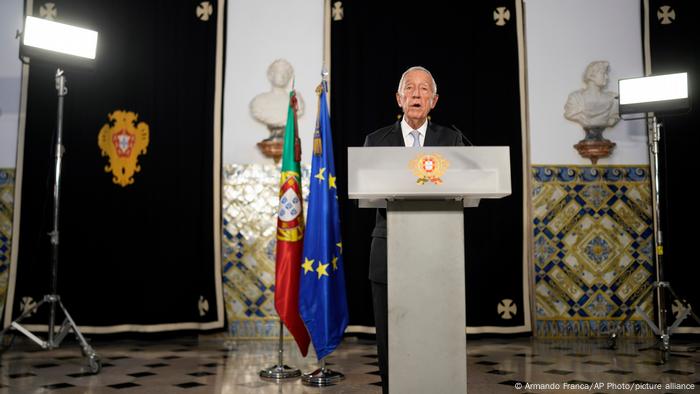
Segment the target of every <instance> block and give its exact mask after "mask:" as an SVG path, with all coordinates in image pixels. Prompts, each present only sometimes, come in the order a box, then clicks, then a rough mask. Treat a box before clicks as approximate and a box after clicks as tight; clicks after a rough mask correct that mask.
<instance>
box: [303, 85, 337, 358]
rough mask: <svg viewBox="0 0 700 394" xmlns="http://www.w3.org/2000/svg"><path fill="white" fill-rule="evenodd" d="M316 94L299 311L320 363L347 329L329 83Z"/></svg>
mask: <svg viewBox="0 0 700 394" xmlns="http://www.w3.org/2000/svg"><path fill="white" fill-rule="evenodd" d="M319 91H320V92H319ZM317 92H318V93H319V106H318V108H319V110H318V118H317V120H316V133H315V134H314V152H313V157H312V161H311V185H310V187H309V189H310V190H309V208H308V212H307V220H306V221H307V224H306V232H305V234H304V261H303V264H302V271H301V281H300V285H299V312H300V314H301V317H302V319H303V320H304V323H305V324H306V328H307V329H308V330H309V334H311V342H313V344H314V349H316V356H317V357H318V359H319V360H321V359H322V358H324V357H326V356H327V355H329V354H330V353H332V352H333V350H335V348H336V347H337V346H338V344H340V341H341V340H342V339H343V333H344V332H345V328H346V327H347V325H348V303H347V298H346V296H345V275H344V274H343V243H342V239H341V237H340V214H339V209H338V188H337V187H336V184H337V180H336V173H335V165H334V164H333V140H332V138H331V121H330V117H329V116H328V104H327V102H326V84H325V81H324V82H323V83H322V84H321V86H319V89H317Z"/></svg>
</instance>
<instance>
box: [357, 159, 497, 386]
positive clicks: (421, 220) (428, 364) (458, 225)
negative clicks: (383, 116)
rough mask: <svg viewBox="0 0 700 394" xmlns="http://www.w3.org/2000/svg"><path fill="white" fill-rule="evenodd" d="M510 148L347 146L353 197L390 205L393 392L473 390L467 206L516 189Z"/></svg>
mask: <svg viewBox="0 0 700 394" xmlns="http://www.w3.org/2000/svg"><path fill="white" fill-rule="evenodd" d="M509 154H510V151H509V148H508V147H422V148H407V147H363V148H348V196H349V198H350V199H358V200H359V205H360V207H361V208H386V209H387V253H388V256H387V258H388V260H387V282H388V283H387V286H388V287H387V293H388V304H389V305H388V307H389V320H388V324H389V389H390V390H391V392H393V393H459V394H462V393H466V392H467V349H466V330H465V328H466V306H465V283H464V278H465V270H464V266H465V264H464V262H465V258H464V218H463V216H464V207H471V208H476V207H478V205H479V201H480V200H481V199H484V198H502V197H505V196H507V195H510V194H511V182H510V158H509V157H510V156H509ZM480 263H482V264H488V262H480Z"/></svg>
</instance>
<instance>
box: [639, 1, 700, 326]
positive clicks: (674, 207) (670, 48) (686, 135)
mask: <svg viewBox="0 0 700 394" xmlns="http://www.w3.org/2000/svg"><path fill="white" fill-rule="evenodd" d="M649 4H650V7H649V21H648V22H649V38H650V52H651V53H650V54H651V72H652V75H660V74H670V73H676V72H688V90H689V93H690V95H691V101H692V102H691V106H692V107H691V110H690V112H688V113H685V114H681V115H676V116H660V117H659V118H658V119H659V121H661V122H663V126H664V127H663V129H662V131H661V147H660V149H659V150H660V160H659V163H660V166H661V169H660V171H659V175H660V184H661V189H660V191H661V205H660V208H661V219H662V230H663V236H664V259H663V270H664V277H665V278H664V279H665V280H667V281H669V282H670V284H671V286H672V287H673V289H674V290H675V291H676V292H677V293H678V295H679V296H681V297H683V298H686V299H687V300H688V301H689V302H690V303H691V304H692V305H693V307H694V308H693V309H694V311H695V313H698V312H697V311H698V308H700V291H698V280H699V278H700V265H699V264H698V261H697V254H698V250H697V249H695V245H696V243H697V234H698V232H697V227H698V225H699V224H700V215H698V209H697V207H696V202H697V192H696V189H695V186H693V185H694V183H695V181H694V180H693V178H692V175H693V169H692V168H693V167H695V166H696V165H695V164H694V163H693V160H694V157H695V156H696V155H697V148H698V146H700V133H699V132H700V112H699V111H698V105H700V55H699V54H698V42H700V25H699V24H698V22H697V21H698V17H700V12H698V11H697V7H692V5H693V4H692V3H690V2H687V1H656V0H653V1H650V2H649ZM664 6H668V7H669V8H667V9H666V8H664V9H662V7H664ZM664 11H666V12H664ZM659 13H661V15H662V16H661V17H660V16H659ZM664 15H666V17H664ZM664 21H666V22H670V23H665V24H664V23H662V22H664ZM668 298H670V295H669V297H668ZM669 301H670V300H669ZM671 310H672V308H671V305H670V304H669V305H668V311H669V312H670V311H671ZM673 320H675V316H674V315H673V314H671V313H669V323H672V322H673ZM681 326H682V327H696V328H695V329H694V332H700V327H698V324H697V323H696V322H695V321H694V320H693V319H692V318H690V317H689V318H688V319H687V320H686V321H684V322H683V324H682V325H681Z"/></svg>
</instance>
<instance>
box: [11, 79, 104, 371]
mask: <svg viewBox="0 0 700 394" xmlns="http://www.w3.org/2000/svg"><path fill="white" fill-rule="evenodd" d="M56 90H57V91H58V115H57V119H56V146H55V154H54V158H55V160H54V188H53V226H52V229H51V232H50V233H49V236H50V240H51V294H47V295H44V298H43V299H42V300H41V301H39V302H38V303H37V304H36V305H34V306H33V307H31V308H27V309H26V310H24V311H23V312H22V314H21V315H20V316H19V317H18V318H17V319H15V320H14V321H13V322H12V323H10V325H9V326H8V327H7V328H5V329H4V330H2V331H0V338H4V336H5V335H6V334H7V331H9V330H12V329H14V330H17V331H19V332H21V333H22V334H24V335H25V336H27V337H28V338H29V339H31V340H32V341H34V342H36V344H38V345H39V346H41V347H42V349H55V348H58V347H59V346H60V345H61V342H62V341H63V339H64V338H65V337H66V335H67V334H68V333H69V332H70V330H71V329H72V330H73V332H74V333H75V336H76V339H77V340H78V342H79V343H80V347H81V350H82V352H83V355H84V356H85V357H87V359H88V368H89V370H90V372H92V373H95V374H96V373H98V372H100V370H101V369H102V363H101V362H100V358H99V357H98V356H97V353H96V352H95V350H94V349H93V348H92V346H90V344H88V343H87V341H86V340H85V337H83V335H82V334H81V333H80V330H79V329H78V326H77V325H76V324H75V322H74V321H73V319H72V318H71V316H70V314H68V311H67V310H66V307H65V306H64V305H63V303H62V302H61V297H60V296H59V295H58V292H57V291H56V287H57V286H56V285H57V276H58V245H59V232H58V219H59V201H60V200H59V196H60V182H61V162H62V158H63V151H64V149H63V100H64V98H65V96H66V94H68V88H67V87H66V77H65V75H64V73H63V70H62V69H60V68H58V69H57V70H56ZM45 303H49V305H50V307H51V309H50V311H49V327H48V339H47V340H43V339H41V338H39V337H38V336H36V335H34V334H33V333H32V332H31V331H29V330H28V329H27V328H25V327H23V326H22V325H21V324H20V321H22V320H23V319H24V318H25V317H27V316H29V315H31V314H33V313H34V312H35V311H36V310H37V309H39V307H41V306H42V305H44V304H45ZM56 304H58V306H59V307H60V308H61V310H62V311H63V314H64V315H65V319H64V320H63V323H62V324H61V327H60V328H59V330H58V332H56V330H55V328H56V326H55V320H56Z"/></svg>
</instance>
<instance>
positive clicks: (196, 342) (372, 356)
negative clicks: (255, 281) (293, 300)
mask: <svg viewBox="0 0 700 394" xmlns="http://www.w3.org/2000/svg"><path fill="white" fill-rule="evenodd" d="M92 344H93V346H94V347H95V349H96V351H97V352H98V353H99V355H100V358H101V360H102V363H103V368H102V371H101V372H100V373H99V374H97V375H91V374H89V373H87V368H86V363H85V361H84V359H83V358H82V357H81V355H80V351H79V349H78V347H77V346H76V345H75V344H74V343H64V344H63V345H62V346H61V347H60V348H59V349H55V350H51V351H44V350H40V349H39V348H38V347H37V346H36V345H34V344H33V343H28V342H26V340H24V339H23V338H20V337H18V339H17V343H15V345H13V346H12V347H11V348H10V349H9V350H7V351H6V352H5V353H4V354H2V358H1V360H0V393H23V394H24V393H54V392H55V393H158V394H167V393H179V392H182V393H263V394H264V393H379V392H381V390H380V388H379V387H378V386H377V383H378V381H379V378H378V376H377V363H376V351H375V347H374V343H373V342H371V341H367V340H362V339H357V338H347V339H346V340H345V341H344V342H343V344H342V345H341V347H340V348H339V349H338V350H336V352H335V353H334V354H333V355H331V356H330V357H329V359H328V367H329V368H331V369H334V370H337V371H340V372H342V373H344V374H345V376H346V379H345V380H344V381H342V382H341V383H340V384H338V385H336V386H332V387H326V388H310V387H305V386H302V385H301V382H300V381H299V380H298V379H297V380H293V381H291V382H285V383H280V384H277V383H271V382H266V381H262V380H261V379H260V378H259V377H258V371H259V370H260V369H262V368H265V367H269V366H272V365H274V364H275V362H276V360H277V354H276V346H277V341H272V340H269V341H243V340H239V341H235V340H232V339H230V338H228V337H226V336H225V335H222V334H217V335H208V336H200V337H199V338H195V337H183V338H177V339H167V340H165V339H159V340H149V341H146V340H139V341H135V340H128V341H127V340H118V341H116V340H112V341H107V340H104V339H100V337H96V338H95V339H94V340H93V341H92ZM652 344H653V342H650V341H632V340H623V341H620V344H619V347H618V349H617V350H610V349H608V348H607V347H606V346H605V345H606V343H605V341H604V340H596V339H589V340H568V341H565V340H536V339H531V338H516V339H474V340H472V339H470V340H469V341H468V344H467V353H468V356H467V358H468V360H467V361H468V366H467V370H468V372H467V376H468V390H469V392H470V393H489V394H490V393H553V392H571V393H574V392H591V393H616V392H637V393H641V392H645V393H691V392H700V349H699V348H698V347H699V346H700V339H696V340H694V341H692V340H691V341H688V340H677V341H673V345H674V348H673V350H674V352H673V353H672V355H671V357H670V359H669V361H668V362H667V363H666V364H659V363H658V352H657V351H655V350H643V349H644V348H645V347H648V346H650V345H652ZM285 352H286V353H285V363H286V364H288V365H293V366H295V367H297V368H300V369H301V370H302V371H304V372H309V371H312V370H314V369H316V367H317V365H316V364H315V357H314V356H313V355H310V356H309V357H307V358H306V359H304V358H302V357H301V355H300V354H299V353H298V351H297V350H296V348H295V347H294V346H293V344H292V342H285ZM593 383H600V384H602V386H597V387H595V386H591V387H590V389H583V390H575V389H573V388H574V387H575V386H565V384H570V385H575V384H580V385H585V384H593ZM635 383H637V384H640V385H642V384H645V383H647V384H661V385H662V386H661V388H660V389H657V388H656V387H657V386H649V385H647V386H637V387H636V388H637V389H636V390H635V386H634V384H635ZM518 384H522V385H527V386H525V387H523V388H522V389H519V390H518V389H516V385H518ZM623 384H631V385H632V386H630V387H631V388H628V387H627V386H624V385H623ZM666 384H676V385H680V384H694V385H695V386H694V387H695V388H694V389H690V388H687V386H686V388H681V389H675V390H674V389H671V386H669V387H668V389H667V387H666V386H665V385H666ZM538 385H539V386H538ZM545 385H549V386H545ZM557 385H558V386H557ZM578 387H579V388H580V387H582V386H578ZM674 387H678V386H674ZM557 388H558V389H557ZM648 388H651V389H648Z"/></svg>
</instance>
